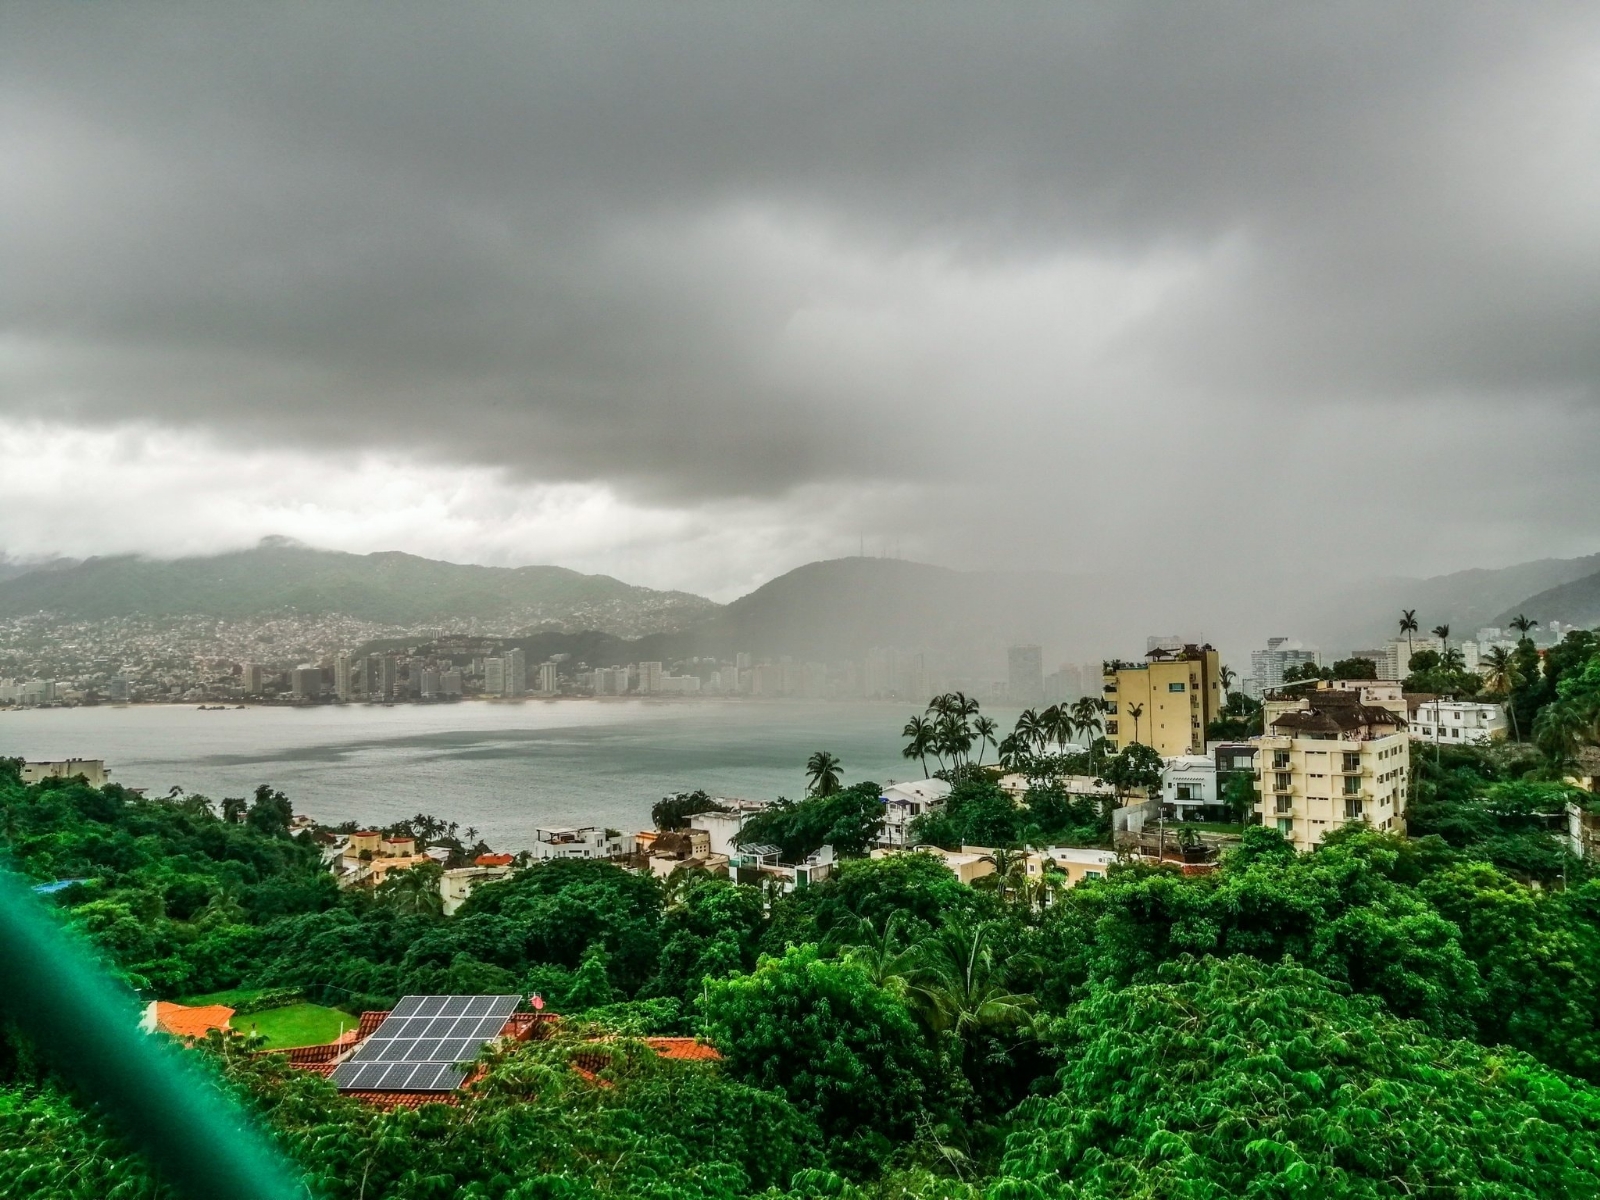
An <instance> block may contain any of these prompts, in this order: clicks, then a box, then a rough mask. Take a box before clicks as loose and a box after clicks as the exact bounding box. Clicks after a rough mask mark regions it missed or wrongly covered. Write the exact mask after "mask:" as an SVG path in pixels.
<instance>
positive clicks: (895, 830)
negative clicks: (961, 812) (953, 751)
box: [878, 779, 950, 849]
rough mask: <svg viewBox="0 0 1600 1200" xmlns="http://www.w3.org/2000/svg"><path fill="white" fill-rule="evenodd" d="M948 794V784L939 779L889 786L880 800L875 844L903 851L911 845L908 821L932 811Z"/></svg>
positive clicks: (918, 780)
mask: <svg viewBox="0 0 1600 1200" xmlns="http://www.w3.org/2000/svg"><path fill="white" fill-rule="evenodd" d="M949 795H950V785H949V784H948V783H946V782H945V781H944V780H942V779H912V780H907V781H906V782H905V783H891V784H890V785H889V786H888V787H886V788H884V789H883V792H882V794H881V796H880V797H879V798H880V799H881V800H882V801H883V832H882V833H881V834H879V835H878V845H880V846H883V847H886V848H889V849H903V848H905V847H906V846H908V845H910V843H909V842H908V841H907V838H908V837H909V834H908V833H907V832H906V830H907V827H908V826H909V825H910V824H911V822H913V821H915V820H916V819H917V818H918V817H920V816H923V815H924V814H925V813H929V812H932V811H933V810H934V809H936V808H938V807H939V805H941V804H943V803H944V802H945V798H946V797H947V796H949Z"/></svg>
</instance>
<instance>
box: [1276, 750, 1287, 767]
mask: <svg viewBox="0 0 1600 1200" xmlns="http://www.w3.org/2000/svg"><path fill="white" fill-rule="evenodd" d="M1288 765H1289V752H1288V751H1287V750H1274V751H1273V752H1272V769H1273V770H1274V771H1281V770H1283V769H1284V768H1285V767H1287V766H1288Z"/></svg>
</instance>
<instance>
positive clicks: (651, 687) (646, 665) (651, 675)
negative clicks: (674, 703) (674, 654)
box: [639, 662, 666, 696]
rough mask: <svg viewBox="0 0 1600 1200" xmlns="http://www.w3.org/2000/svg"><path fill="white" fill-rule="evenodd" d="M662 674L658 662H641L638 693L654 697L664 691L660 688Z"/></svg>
mask: <svg viewBox="0 0 1600 1200" xmlns="http://www.w3.org/2000/svg"><path fill="white" fill-rule="evenodd" d="M663 678H664V674H663V672H662V670H661V664H660V663H658V662H642V663H640V664H639V692H640V693H641V694H642V695H646V696H654V695H659V694H660V693H661V692H663V691H665V690H666V689H664V688H663V687H662V686H661V680H662V679H663Z"/></svg>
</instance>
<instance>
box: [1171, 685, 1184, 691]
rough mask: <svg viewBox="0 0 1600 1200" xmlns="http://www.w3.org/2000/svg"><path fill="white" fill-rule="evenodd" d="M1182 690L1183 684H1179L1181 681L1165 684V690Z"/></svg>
mask: <svg viewBox="0 0 1600 1200" xmlns="http://www.w3.org/2000/svg"><path fill="white" fill-rule="evenodd" d="M1183 690H1184V685H1183V684H1181V683H1169V684H1167V691H1169V692H1181V691H1183Z"/></svg>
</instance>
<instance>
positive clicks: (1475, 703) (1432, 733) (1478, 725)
mask: <svg viewBox="0 0 1600 1200" xmlns="http://www.w3.org/2000/svg"><path fill="white" fill-rule="evenodd" d="M1505 735H1506V710H1505V709H1504V708H1502V707H1501V706H1500V705H1498V704H1490V703H1488V702H1486V701H1483V700H1447V699H1443V698H1440V697H1435V698H1434V699H1432V700H1424V701H1421V702H1420V703H1419V704H1418V705H1417V707H1416V710H1415V712H1414V713H1413V714H1412V717H1411V737H1412V740H1413V741H1419V742H1440V743H1442V744H1445V745H1455V746H1481V745H1483V744H1484V743H1485V742H1489V741H1494V740H1495V739H1498V738H1503V737H1505Z"/></svg>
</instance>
